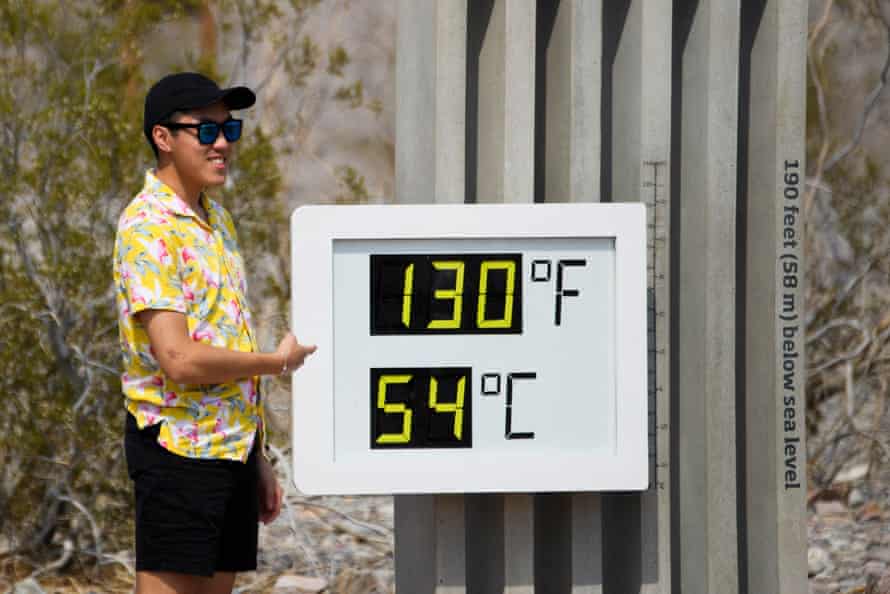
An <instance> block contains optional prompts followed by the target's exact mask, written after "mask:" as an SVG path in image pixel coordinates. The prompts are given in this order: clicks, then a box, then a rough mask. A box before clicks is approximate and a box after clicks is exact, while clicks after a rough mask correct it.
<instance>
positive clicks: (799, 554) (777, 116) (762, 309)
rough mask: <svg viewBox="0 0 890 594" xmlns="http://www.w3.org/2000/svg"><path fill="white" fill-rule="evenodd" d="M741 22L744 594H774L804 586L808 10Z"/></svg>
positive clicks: (768, 9) (756, 8)
mask: <svg viewBox="0 0 890 594" xmlns="http://www.w3.org/2000/svg"><path fill="white" fill-rule="evenodd" d="M742 15H743V20H742V26H743V35H742V51H743V53H742V92H741V96H740V99H741V105H742V116H743V117H742V118H741V125H742V129H741V130H740V133H742V134H743V135H746V136H743V142H742V143H741V146H742V147H743V149H747V150H746V154H743V155H740V163H741V164H742V165H744V166H746V167H747V171H744V170H743V171H742V172H741V175H742V176H744V177H743V179H742V181H744V182H746V183H740V191H739V198H740V200H742V201H743V206H744V210H743V211H742V212H743V213H744V216H745V219H746V220H745V221H744V225H742V226H740V230H741V229H743V228H744V230H745V231H746V234H745V237H744V238H740V241H743V243H742V244H741V245H740V248H739V249H740V250H741V249H743V250H744V252H745V270H744V271H740V278H741V279H742V280H743V282H744V285H743V286H744V289H745V290H744V293H743V298H744V309H743V310H742V313H743V316H744V325H743V326H742V327H744V328H746V334H745V337H744V344H745V352H744V362H743V363H744V367H743V368H742V371H743V372H744V375H743V378H744V381H741V382H739V388H740V390H742V391H743V393H744V395H745V403H746V419H745V430H746V439H745V443H746V465H745V468H746V473H745V475H744V477H745V483H746V484H745V487H746V488H745V495H746V505H745V514H744V518H745V526H746V528H747V532H746V534H745V538H744V539H743V542H744V544H745V550H744V552H745V553H746V556H747V572H746V573H745V575H744V577H745V578H746V581H747V590H748V592H758V593H762V594H782V593H784V592H803V591H806V588H807V574H806V567H807V565H806V550H807V547H806V545H807V541H806V538H807V535H806V512H805V510H806V507H805V495H806V480H805V479H806V450H805V447H804V439H803V438H804V429H805V422H804V418H805V417H804V415H805V403H804V397H803V385H804V378H803V369H804V360H805V359H804V353H803V345H804V338H803V320H802V317H803V316H802V311H803V303H802V301H801V299H802V298H803V295H802V292H801V284H802V279H803V275H802V265H801V264H802V262H801V244H802V231H803V224H802V213H801V212H800V210H801V208H800V207H801V200H802V199H801V196H802V195H803V176H804V171H805V168H804V162H803V158H804V146H803V139H804V125H805V122H804V105H805V89H806V84H805V78H804V64H805V60H806V47H805V44H804V42H805V39H806V22H807V19H806V5H805V4H804V3H802V2H796V1H789V0H769V1H767V2H760V3H755V4H754V5H752V6H750V7H747V6H746V7H744V8H743V11H742ZM741 272H743V273H744V274H743V275H742V274H741Z"/></svg>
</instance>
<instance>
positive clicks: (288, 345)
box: [275, 332, 317, 374]
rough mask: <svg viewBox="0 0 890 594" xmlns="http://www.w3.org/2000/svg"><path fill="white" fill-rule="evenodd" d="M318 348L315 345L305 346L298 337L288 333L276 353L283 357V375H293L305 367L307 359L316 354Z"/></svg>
mask: <svg viewBox="0 0 890 594" xmlns="http://www.w3.org/2000/svg"><path fill="white" fill-rule="evenodd" d="M316 348H317V347H316V346H315V345H314V344H310V345H303V344H300V343H299V342H297V337H296V336H294V335H293V334H291V333H290V332H288V333H287V334H286V335H285V336H284V338H282V339H281V342H280V343H279V344H278V348H277V349H275V352H276V353H277V354H278V355H280V356H281V361H282V369H281V373H282V374H285V373H293V372H294V371H296V370H297V369H299V368H300V367H302V366H303V362H304V361H305V360H306V357H308V356H309V355H311V354H312V353H314V352H315V349H316Z"/></svg>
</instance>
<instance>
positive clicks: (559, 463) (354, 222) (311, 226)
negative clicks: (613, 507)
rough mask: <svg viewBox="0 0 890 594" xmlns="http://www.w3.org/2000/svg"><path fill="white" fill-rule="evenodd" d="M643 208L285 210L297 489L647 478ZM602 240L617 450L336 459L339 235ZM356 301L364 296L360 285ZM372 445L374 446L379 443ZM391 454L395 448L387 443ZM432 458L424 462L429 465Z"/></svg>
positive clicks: (398, 489)
mask: <svg viewBox="0 0 890 594" xmlns="http://www.w3.org/2000/svg"><path fill="white" fill-rule="evenodd" d="M645 225H646V211H645V206H644V205H642V204H638V203H621V204H617V203H609V204H601V203H593V204H533V205H527V204H521V205H519V204H516V205H514V204H504V205H398V206H383V205H373V206H371V205H349V206H328V205H324V206H303V207H299V208H297V209H296V210H295V211H294V212H293V214H292V216H291V262H292V264H291V271H292V275H291V286H292V300H291V318H290V319H291V328H292V330H293V332H294V333H295V334H296V335H297V337H298V339H300V340H301V341H305V342H307V343H314V344H317V345H318V351H317V352H316V353H315V354H314V355H312V357H310V359H309V360H308V361H307V363H306V365H305V366H304V367H302V368H301V369H299V370H298V371H297V372H296V373H295V374H294V376H293V399H292V423H293V424H292V441H293V459H292V468H293V477H294V482H295V484H296V486H297V488H298V489H300V490H301V491H302V492H304V493H306V494H344V495H345V494H372V493H388V494H399V493H469V492H540V491H551V492H555V491H628V490H645V489H647V488H648V484H649V460H648V451H649V447H648V432H647V425H648V393H647V378H648V374H647V328H646V306H647V299H646V295H647V291H646V226H645ZM492 238H497V239H508V240H509V239H511V238H516V239H527V238H611V239H612V240H614V246H615V248H614V249H615V268H614V270H615V287H616V295H615V300H614V303H615V309H616V311H615V320H616V328H618V329H620V331H617V332H615V343H616V344H615V357H614V363H615V380H616V384H615V390H616V404H617V406H616V411H615V413H616V414H615V431H616V440H615V444H616V447H615V450H614V452H612V453H611V454H610V455H602V454H598V455H590V456H571V457H567V458H566V459H561V460H556V461H554V460H553V459H552V458H549V459H540V460H508V461H507V462H505V463H501V462H498V463H497V464H492V463H491V461H487V462H484V461H480V463H479V464H475V463H474V462H473V461H472V460H468V459H467V457H466V455H463V456H462V457H461V459H460V461H459V462H456V461H455V460H451V461H450V462H449V461H448V460H449V457H453V456H454V455H455V454H454V450H448V449H437V450H423V451H418V450H411V451H408V452H404V451H403V452H399V453H397V454H395V455H391V456H390V459H391V460H392V464H391V465H386V467H384V468H382V467H381V466H380V465H377V466H375V467H374V468H373V469H370V470H369V468H368V467H367V465H364V464H357V463H354V462H349V461H345V462H344V461H343V460H335V456H334V422H335V419H334V373H335V371H334V367H335V362H334V360H333V355H334V352H335V350H334V339H333V337H334V319H333V314H334V311H333V302H334V301H333V299H332V295H333V291H334V286H333V276H334V269H333V257H334V242H335V241H337V240H375V239H387V240H397V239H411V240H417V239H424V240H429V239H434V240H452V239H492ZM360 298H361V299H365V300H367V298H368V297H367V295H362V296H361V297H360ZM378 451H379V450H378ZM389 451H390V452H393V450H389ZM431 462H432V463H431Z"/></svg>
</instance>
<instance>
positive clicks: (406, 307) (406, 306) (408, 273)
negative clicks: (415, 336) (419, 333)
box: [402, 264, 414, 328]
mask: <svg viewBox="0 0 890 594" xmlns="http://www.w3.org/2000/svg"><path fill="white" fill-rule="evenodd" d="M413 292H414V264H408V267H407V268H406V269H405V284H404V291H403V293H402V323H403V324H404V325H405V328H409V327H410V326H411V294H412V293H413Z"/></svg>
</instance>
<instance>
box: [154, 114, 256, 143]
mask: <svg viewBox="0 0 890 594" xmlns="http://www.w3.org/2000/svg"><path fill="white" fill-rule="evenodd" d="M241 122H242V121H241V120H236V119H234V118H229V119H228V120H226V121H225V122H223V123H222V124H218V123H217V122H201V123H200V124H182V123H179V122H167V123H165V124H160V125H161V126H164V127H165V128H169V129H171V130H182V129H184V128H195V129H197V130H198V142H200V143H201V144H213V143H214V142H216V139H217V138H219V131H220V129H222V133H223V136H225V138H226V140H227V141H229V142H235V141H236V140H238V139H239V138H241Z"/></svg>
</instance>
